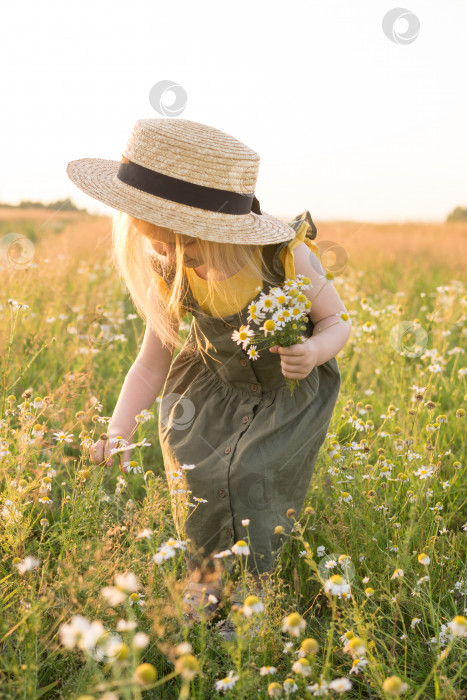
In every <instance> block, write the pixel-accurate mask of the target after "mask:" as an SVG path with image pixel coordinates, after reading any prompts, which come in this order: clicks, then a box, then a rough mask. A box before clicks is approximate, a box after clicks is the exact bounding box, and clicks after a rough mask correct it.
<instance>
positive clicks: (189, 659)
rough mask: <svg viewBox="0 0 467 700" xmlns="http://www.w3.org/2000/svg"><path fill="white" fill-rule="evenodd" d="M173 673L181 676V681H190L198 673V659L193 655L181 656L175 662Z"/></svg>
mask: <svg viewBox="0 0 467 700" xmlns="http://www.w3.org/2000/svg"><path fill="white" fill-rule="evenodd" d="M175 671H176V672H177V673H179V674H180V675H181V677H182V678H183V680H185V681H192V680H193V678H194V677H195V676H196V674H197V673H199V664H198V659H197V658H196V656H193V654H183V655H182V656H180V657H179V658H178V659H177V660H176V662H175Z"/></svg>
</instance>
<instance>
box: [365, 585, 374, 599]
mask: <svg viewBox="0 0 467 700" xmlns="http://www.w3.org/2000/svg"><path fill="white" fill-rule="evenodd" d="M374 593H375V590H374V588H372V587H371V586H368V588H365V595H366V597H367V598H369V597H370V596H372V595H374Z"/></svg>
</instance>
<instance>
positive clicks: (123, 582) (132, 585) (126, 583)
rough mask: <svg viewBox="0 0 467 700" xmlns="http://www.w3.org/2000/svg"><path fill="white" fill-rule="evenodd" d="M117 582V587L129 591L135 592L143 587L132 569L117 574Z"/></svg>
mask: <svg viewBox="0 0 467 700" xmlns="http://www.w3.org/2000/svg"><path fill="white" fill-rule="evenodd" d="M115 584H116V586H117V588H119V589H120V590H122V591H125V592H127V593H133V591H137V590H138V588H140V587H141V584H140V582H139V579H138V577H137V576H135V574H133V573H132V572H131V571H128V572H127V573H124V574H119V573H117V574H115Z"/></svg>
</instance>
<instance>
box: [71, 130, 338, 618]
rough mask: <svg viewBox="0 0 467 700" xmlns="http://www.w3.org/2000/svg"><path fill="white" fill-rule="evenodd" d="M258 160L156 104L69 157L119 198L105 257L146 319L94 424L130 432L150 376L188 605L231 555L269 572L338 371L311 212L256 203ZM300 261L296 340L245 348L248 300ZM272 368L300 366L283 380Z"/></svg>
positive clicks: (210, 610)
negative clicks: (121, 139) (131, 357)
mask: <svg viewBox="0 0 467 700" xmlns="http://www.w3.org/2000/svg"><path fill="white" fill-rule="evenodd" d="M258 168H259V156H258V154H257V153H255V152H254V151H252V150H251V149H250V148H249V147H248V146H246V145H245V144H243V143H242V142H241V141H238V140H237V139H235V138H234V137H232V136H230V135H229V134H226V133H225V132H222V131H220V130H218V129H215V128H214V127H211V126H207V125H205V124H201V123H199V122H192V121H189V120H186V119H170V118H162V119H147V120H139V121H138V122H137V123H136V124H135V126H134V127H133V131H132V133H131V136H130V139H129V141H128V143H127V146H126V149H125V151H124V153H123V156H122V160H121V161H106V160H102V159H97V158H83V159H81V160H77V161H72V162H71V163H69V164H68V168H67V173H68V175H69V177H70V178H71V179H72V181H73V182H74V183H75V184H76V185H77V186H78V187H80V189H82V190H83V191H85V192H86V193H88V194H89V195H91V196H92V197H94V198H96V199H98V200H100V201H102V202H105V203H107V204H109V205H110V206H112V207H113V208H115V209H116V210H117V212H116V214H115V216H114V221H113V230H112V234H113V256H114V257H113V259H114V262H115V264H116V266H117V268H118V269H119V271H120V273H121V275H122V277H123V279H124V281H125V284H126V286H127V287H128V290H129V293H130V295H131V298H132V299H133V302H134V304H135V307H136V308H137V310H138V311H139V312H140V313H141V315H142V317H143V318H144V319H145V320H146V332H145V335H144V339H143V342H142V346H141V349H140V352H139V354H138V356H137V358H136V360H135V362H134V364H133V365H132V367H131V368H130V370H129V372H128V374H127V376H126V378H125V381H124V383H123V387H122V390H121V393H120V397H119V399H118V402H117V405H116V407H115V411H114V413H113V416H112V420H111V423H110V426H109V430H108V434H109V438H111V439H114V438H115V437H116V436H117V435H118V436H123V437H124V438H125V439H129V438H130V436H131V434H132V432H133V431H134V429H135V427H136V420H135V418H136V416H137V414H139V413H141V411H142V410H144V409H150V408H151V407H152V405H153V403H154V401H155V400H156V398H157V397H158V396H159V394H160V392H161V390H163V391H162V396H161V401H160V405H159V419H158V420H159V425H158V431H159V440H160V446H161V450H162V455H163V459H164V468H165V471H166V475H167V479H168V481H169V486H170V493H171V499H172V512H173V517H174V524H175V527H176V530H177V535H178V536H179V537H180V538H181V539H184V540H185V541H186V543H187V544H186V563H187V568H188V571H189V577H188V580H187V583H186V586H185V601H186V603H187V604H188V603H190V605H188V608H187V610H188V611H189V613H190V614H191V616H192V617H193V618H194V619H199V614H198V613H197V611H199V610H201V609H202V608H201V607H200V606H204V613H205V614H207V615H208V616H211V617H212V616H213V615H214V613H215V612H216V609H217V606H218V605H219V603H220V601H221V599H222V593H223V591H222V581H223V577H222V570H224V571H227V572H230V571H231V570H232V564H233V562H234V560H235V559H236V558H237V557H242V559H243V563H244V568H245V569H246V570H247V571H249V572H250V573H251V575H252V577H254V578H255V579H256V581H257V582H258V584H259V583H260V582H262V581H263V579H267V577H268V576H269V575H270V574H271V572H272V569H273V564H274V561H275V559H276V557H277V554H278V552H279V550H280V547H281V545H282V543H283V542H284V535H286V534H288V533H289V532H290V531H291V527H292V524H293V520H292V518H291V517H290V516H291V515H292V514H295V517H298V515H299V513H300V510H301V508H302V506H303V503H304V500H305V496H306V493H307V490H308V486H309V483H310V479H311V477H312V474H313V470H314V466H315V463H316V459H317V456H318V453H319V450H320V447H321V445H322V444H323V442H324V439H325V437H326V433H327V429H328V426H329V423H330V420H331V417H332V414H333V410H334V407H335V404H336V401H337V398H338V394H339V388H340V382H341V377H340V372H339V369H338V365H337V361H336V358H335V355H336V354H337V353H338V352H339V350H340V349H341V348H342V347H343V346H344V344H345V343H346V341H347V339H348V336H349V334H350V328H349V325H348V324H343V323H341V322H340V318H339V314H340V313H341V312H345V311H346V309H345V307H344V305H343V304H342V301H341V300H340V298H339V296H338V294H337V292H336V290H335V289H334V287H333V285H332V283H330V282H328V281H327V280H325V279H324V277H323V275H324V270H323V268H322V267H321V265H320V263H319V261H318V257H317V252H318V248H317V246H316V245H315V244H314V243H313V242H312V239H313V238H314V236H315V235H316V227H315V226H314V224H313V222H312V220H311V217H310V215H309V212H307V211H305V212H304V213H303V214H302V215H300V216H298V217H296V219H294V220H293V221H292V222H291V223H290V224H289V225H288V224H285V223H283V222H282V221H281V220H279V219H276V218H275V217H273V216H271V215H269V214H266V212H264V211H261V207H260V204H259V201H258V200H257V199H256V196H255V195H254V191H255V186H256V179H257V174H258ZM298 274H302V275H306V276H307V277H309V278H310V280H311V283H312V285H313V286H312V287H311V288H310V289H307V290H305V294H306V295H307V296H308V297H309V298H310V299H312V300H313V303H312V306H311V308H310V311H309V322H307V324H306V331H305V332H304V333H303V335H304V336H305V337H306V342H304V343H297V344H295V345H292V346H290V347H278V346H275V347H274V348H272V349H271V350H269V351H266V350H263V351H262V352H261V353H260V357H259V358H256V359H252V358H250V357H249V354H248V353H246V352H245V350H244V349H242V348H241V347H240V346H239V345H238V344H236V343H235V342H234V340H233V338H232V333H233V331H234V330H238V329H239V328H240V326H241V325H245V326H246V325H248V324H250V325H251V326H252V327H253V328H254V324H252V323H251V317H250V315H249V312H248V307H249V305H250V304H251V302H252V301H253V300H255V301H256V302H257V303H258V305H259V306H260V305H261V300H262V298H263V297H264V296H265V295H266V294H267V293H268V292H269V290H270V289H271V288H272V287H274V286H281V285H282V284H283V282H284V280H285V279H294V278H295V277H296V275H298ZM323 283H324V286H323ZM322 287H323V288H322ZM321 288H322V289H321ZM318 290H321V291H320V292H319V294H318V295H317V292H318ZM314 297H316V299H314ZM188 312H189V313H190V314H191V316H192V322H191V326H190V330H189V334H188V337H187V338H186V340H185V342H184V343H183V345H181V342H180V340H179V335H178V331H179V327H180V323H181V321H182V319H183V318H185V317H186V315H187V313H188ZM175 349H177V350H179V352H178V354H177V355H176V356H175V357H174V350H175ZM286 378H292V379H298V380H300V381H299V383H298V386H297V388H296V389H295V391H294V393H293V394H291V393H290V390H289V388H288V386H287V384H286ZM112 446H114V444H112V443H111V444H110V446H109V440H107V441H103V440H99V441H98V442H96V443H95V444H94V445H93V447H92V452H91V454H92V458H93V460H94V462H95V463H100V462H102V461H104V460H107V461H108V463H109V462H110V461H111V458H109V449H110V447H112ZM128 454H129V453H125V454H124V460H125V459H126V458H128ZM258 590H259V587H258ZM207 596H209V598H207ZM233 602H241V599H240V598H239V591H238V590H237V599H234V601H233Z"/></svg>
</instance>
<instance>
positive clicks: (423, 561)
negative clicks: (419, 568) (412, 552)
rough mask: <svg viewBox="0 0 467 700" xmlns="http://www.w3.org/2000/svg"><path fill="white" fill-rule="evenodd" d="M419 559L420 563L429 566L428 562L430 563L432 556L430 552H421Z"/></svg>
mask: <svg viewBox="0 0 467 700" xmlns="http://www.w3.org/2000/svg"><path fill="white" fill-rule="evenodd" d="M418 561H419V562H420V564H423V565H424V566H428V564H429V563H430V557H429V556H428V554H425V553H424V552H422V553H421V554H419V555H418Z"/></svg>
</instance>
